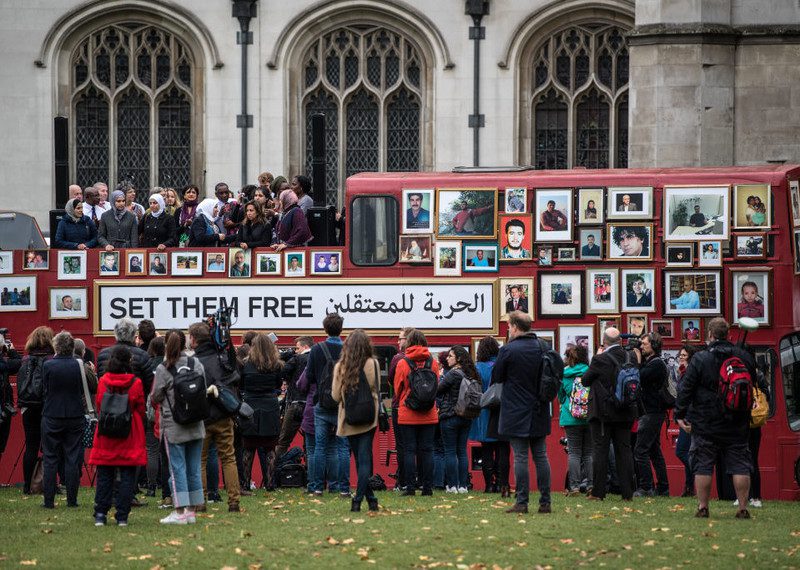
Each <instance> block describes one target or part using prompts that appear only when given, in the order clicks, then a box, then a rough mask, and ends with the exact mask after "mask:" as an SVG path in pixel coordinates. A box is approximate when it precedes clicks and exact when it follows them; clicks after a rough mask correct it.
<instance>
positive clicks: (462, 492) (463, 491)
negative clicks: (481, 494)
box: [458, 487, 469, 495]
mask: <svg viewBox="0 0 800 570" xmlns="http://www.w3.org/2000/svg"><path fill="white" fill-rule="evenodd" d="M467 493H469V489H467V488H466V487H459V488H458V494H459V495H466V494H467Z"/></svg>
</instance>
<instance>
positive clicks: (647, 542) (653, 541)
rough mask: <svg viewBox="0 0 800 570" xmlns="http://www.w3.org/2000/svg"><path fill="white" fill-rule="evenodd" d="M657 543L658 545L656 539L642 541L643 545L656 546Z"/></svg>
mask: <svg viewBox="0 0 800 570" xmlns="http://www.w3.org/2000/svg"><path fill="white" fill-rule="evenodd" d="M655 545H656V541H655V540H645V541H644V542H643V543H642V546H655Z"/></svg>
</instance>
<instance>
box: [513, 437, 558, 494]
mask: <svg viewBox="0 0 800 570" xmlns="http://www.w3.org/2000/svg"><path fill="white" fill-rule="evenodd" d="M545 440H546V438H545V437H544V436H542V437H531V438H527V437H512V438H511V449H513V450H514V477H515V478H516V480H517V504H518V505H525V506H527V505H528V494H529V492H530V477H529V475H528V446H530V448H531V450H532V451H533V464H534V465H535V466H536V486H537V487H538V488H539V493H540V497H539V504H540V505H549V504H550V461H549V460H548V459H547V443H546V441H545Z"/></svg>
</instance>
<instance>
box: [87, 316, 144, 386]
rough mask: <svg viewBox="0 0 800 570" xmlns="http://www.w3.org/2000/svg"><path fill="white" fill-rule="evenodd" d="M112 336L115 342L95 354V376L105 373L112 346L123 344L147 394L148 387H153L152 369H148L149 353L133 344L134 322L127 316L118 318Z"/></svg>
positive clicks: (134, 371) (134, 334) (134, 335)
mask: <svg viewBox="0 0 800 570" xmlns="http://www.w3.org/2000/svg"><path fill="white" fill-rule="evenodd" d="M114 337H115V338H116V339H117V344H114V345H112V346H107V347H105V348H104V349H103V350H101V351H100V354H98V355H97V377H98V378H100V377H102V376H103V374H105V373H106V367H107V366H108V361H109V360H110V359H111V353H112V352H113V351H114V347H115V346H118V345H123V346H125V347H126V348H127V349H128V350H130V351H131V357H132V358H131V364H132V365H133V373H134V374H135V375H136V377H137V378H139V379H141V381H142V387H143V388H144V393H145V394H149V393H150V388H152V387H153V371H152V370H151V369H150V355H149V354H147V352H145V351H144V350H142V349H141V348H139V347H138V346H136V345H135V344H134V341H135V340H136V323H134V322H133V321H132V320H131V319H129V318H123V319H120V320H119V321H117V324H116V325H114Z"/></svg>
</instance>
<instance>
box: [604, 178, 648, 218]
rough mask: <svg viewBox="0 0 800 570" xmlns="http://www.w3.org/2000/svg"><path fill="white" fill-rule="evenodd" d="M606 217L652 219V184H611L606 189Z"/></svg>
mask: <svg viewBox="0 0 800 570" xmlns="http://www.w3.org/2000/svg"><path fill="white" fill-rule="evenodd" d="M606 198H607V201H608V203H607V205H606V219H608V220H652V219H653V187H652V186H609V187H608V189H607V190H606Z"/></svg>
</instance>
